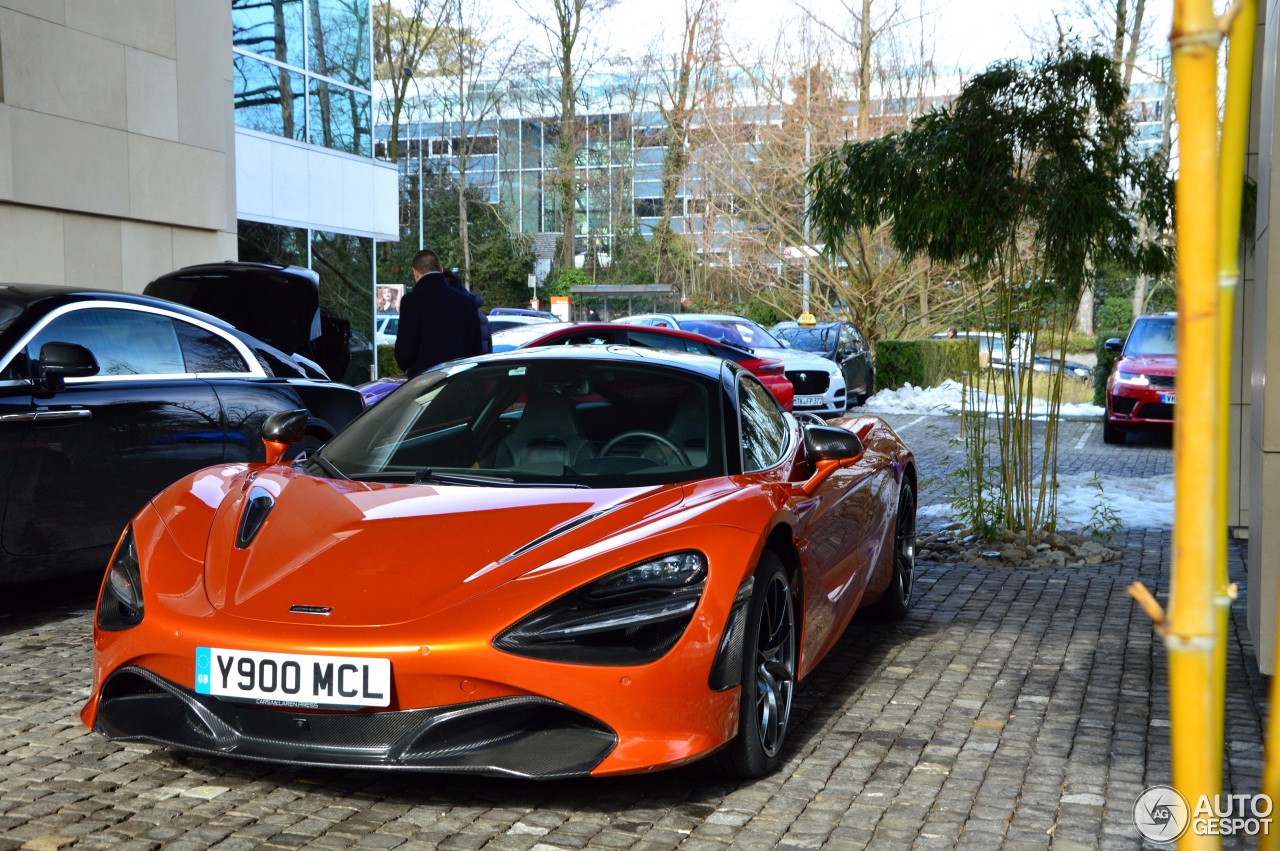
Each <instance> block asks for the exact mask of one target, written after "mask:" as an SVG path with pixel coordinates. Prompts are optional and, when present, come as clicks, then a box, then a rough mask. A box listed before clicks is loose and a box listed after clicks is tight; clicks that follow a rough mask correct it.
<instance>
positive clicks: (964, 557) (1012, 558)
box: [916, 524, 1121, 567]
mask: <svg viewBox="0 0 1280 851" xmlns="http://www.w3.org/2000/svg"><path fill="white" fill-rule="evenodd" d="M1120 555H1121V554H1120V551H1119V550H1113V549H1111V548H1110V547H1108V546H1106V545H1105V544H1102V543H1100V542H1098V541H1095V540H1093V539H1092V538H1089V537H1087V536H1085V535H1081V534H1079V533H1076V532H1059V533H1056V534H1055V533H1050V534H1048V535H1045V536H1044V539H1043V540H1041V541H1040V542H1039V543H1038V544H1029V543H1027V535H1026V533H1025V532H1014V531H1011V530H1009V529H1000V530H999V531H997V532H996V535H995V539H994V541H983V540H982V539H981V538H980V537H979V536H978V535H977V534H976V533H975V532H974V531H973V530H972V529H963V528H959V527H957V526H956V525H955V524H950V525H949V527H948V528H946V529H944V530H943V531H941V532H935V533H933V534H930V535H921V536H920V538H919V540H918V541H917V543H916V558H917V559H919V560H920V561H936V562H945V563H948V564H969V565H975V566H980V567H1051V566H1052V567H1064V566H1067V565H1072V566H1080V565H1086V564H1102V563H1103V562H1104V561H1115V560H1117V559H1119V558H1120Z"/></svg>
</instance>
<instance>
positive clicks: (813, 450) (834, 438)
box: [804, 425, 862, 464]
mask: <svg viewBox="0 0 1280 851" xmlns="http://www.w3.org/2000/svg"><path fill="white" fill-rule="evenodd" d="M804 454H805V458H806V459H808V461H809V463H810V464H816V463H817V462H819V461H844V460H846V459H848V458H856V457H858V456H859V455H861V454H862V441H861V440H858V436H857V435H856V434H854V433H853V432H851V431H847V430H845V429H842V428H836V427H835V426H828V425H821V426H818V425H815V426H809V427H807V428H806V429H805V430H804Z"/></svg>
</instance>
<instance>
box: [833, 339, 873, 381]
mask: <svg viewBox="0 0 1280 851" xmlns="http://www.w3.org/2000/svg"><path fill="white" fill-rule="evenodd" d="M839 346H840V368H841V369H842V370H843V371H844V383H845V387H846V388H848V392H850V393H855V392H856V393H858V394H860V395H865V394H869V393H870V392H871V389H872V388H871V353H870V350H869V347H868V345H867V341H866V338H865V337H863V336H862V334H860V333H859V332H858V330H857V329H856V328H854V327H853V326H852V325H841V326H840V343H839Z"/></svg>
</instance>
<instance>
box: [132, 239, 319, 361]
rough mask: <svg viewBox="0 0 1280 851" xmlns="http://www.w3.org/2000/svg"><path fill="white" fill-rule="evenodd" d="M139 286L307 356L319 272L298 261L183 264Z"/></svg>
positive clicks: (315, 314)
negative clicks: (292, 263)
mask: <svg viewBox="0 0 1280 851" xmlns="http://www.w3.org/2000/svg"><path fill="white" fill-rule="evenodd" d="M143 292H144V293H145V294H146V295H149V296H154V297H156V298H163V299H168V300H169V301H176V302H177V303H178V304H185V305H186V306H187V307H193V308H195V309H196V310H202V311H204V312H205V313H209V314H212V315H213V316H216V317H218V318H219V319H221V320H223V321H224V322H227V323H230V324H231V325H234V326H235V327H237V328H239V329H240V330H241V331H244V332H245V333H246V334H251V335H253V336H254V337H257V338H258V339H259V340H262V341H264V342H267V343H270V344H271V345H273V346H275V347H276V348H277V349H280V350H282V351H284V352H287V353H298V354H302V355H306V356H307V357H312V352H313V347H312V343H311V341H312V339H313V338H314V337H316V336H319V332H320V328H319V324H318V322H319V316H318V312H319V309H320V278H319V276H318V275H317V274H316V273H315V272H312V271H311V270H310V269H303V268H301V267H299V266H268V265H266V264H263V263H210V264H208V265H205V266H188V267H186V268H184V269H179V270H178V271H176V272H170V273H169V274H167V275H161V276H160V277H159V278H156V279H155V280H154V281H152V282H151V283H149V284H147V287H146V289H145V290H143ZM338 377H341V376H338Z"/></svg>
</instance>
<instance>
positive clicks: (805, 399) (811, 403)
mask: <svg viewBox="0 0 1280 851" xmlns="http://www.w3.org/2000/svg"><path fill="white" fill-rule="evenodd" d="M791 404H792V405H801V406H803V407H806V408H816V407H818V406H819V405H821V404H822V397H821V396H797V397H795V399H793V400H792V401H791Z"/></svg>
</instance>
